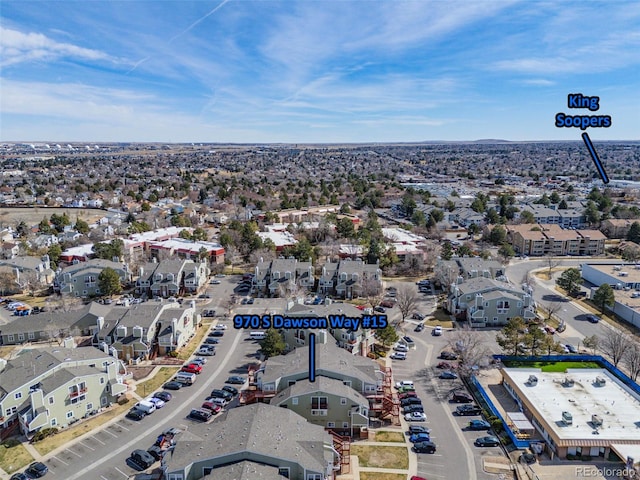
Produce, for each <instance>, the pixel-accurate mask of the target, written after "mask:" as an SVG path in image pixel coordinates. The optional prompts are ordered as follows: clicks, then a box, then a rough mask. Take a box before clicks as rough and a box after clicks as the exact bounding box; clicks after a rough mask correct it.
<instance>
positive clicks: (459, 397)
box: [451, 392, 473, 403]
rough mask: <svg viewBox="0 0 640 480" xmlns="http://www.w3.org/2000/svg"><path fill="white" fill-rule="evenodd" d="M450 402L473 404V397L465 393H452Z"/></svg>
mask: <svg viewBox="0 0 640 480" xmlns="http://www.w3.org/2000/svg"><path fill="white" fill-rule="evenodd" d="M451 401H452V402H456V403H471V402H473V397H472V396H471V395H469V394H468V393H467V392H453V395H451Z"/></svg>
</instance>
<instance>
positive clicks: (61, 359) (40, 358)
mask: <svg viewBox="0 0 640 480" xmlns="http://www.w3.org/2000/svg"><path fill="white" fill-rule="evenodd" d="M89 359H95V360H96V365H98V364H99V365H100V369H102V361H104V360H106V359H110V360H112V361H115V359H114V358H113V357H111V356H109V355H107V354H105V353H104V352H102V351H100V350H98V349H97V348H93V347H82V348H55V347H53V348H38V349H32V350H26V351H23V352H21V353H20V355H18V357H17V358H15V359H12V360H9V361H8V362H7V365H6V366H5V368H4V370H3V371H2V372H0V391H4V393H9V392H11V391H13V390H15V389H16V388H19V387H21V386H22V385H24V384H26V383H30V381H31V380H33V379H35V378H37V377H39V376H41V375H43V374H44V373H46V372H48V371H50V370H51V369H52V368H54V367H56V366H58V365H60V364H62V363H69V362H73V361H75V360H89ZM74 368H75V367H74ZM96 368H97V367H96ZM96 371H97V370H96ZM56 374H57V372H56Z"/></svg>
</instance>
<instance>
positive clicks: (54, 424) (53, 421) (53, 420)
mask: <svg viewBox="0 0 640 480" xmlns="http://www.w3.org/2000/svg"><path fill="white" fill-rule="evenodd" d="M57 424H58V420H56V419H55V418H52V419H51V426H52V427H55V426H56V425H57Z"/></svg>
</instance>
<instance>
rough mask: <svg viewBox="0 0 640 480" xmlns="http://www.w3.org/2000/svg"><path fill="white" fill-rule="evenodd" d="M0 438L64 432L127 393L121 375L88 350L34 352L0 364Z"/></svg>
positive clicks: (113, 363)
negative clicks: (51, 429)
mask: <svg viewBox="0 0 640 480" xmlns="http://www.w3.org/2000/svg"><path fill="white" fill-rule="evenodd" d="M0 367H1V371H0V437H1V438H5V437H6V436H8V435H11V434H13V433H15V432H16V430H17V429H18V428H19V430H20V432H21V433H22V434H24V435H26V436H27V438H30V437H31V436H33V434H34V433H35V432H37V431H38V430H39V429H41V428H46V427H66V426H67V425H70V424H71V423H73V422H75V421H77V420H80V419H81V418H83V417H85V416H86V415H87V414H88V413H89V412H94V411H96V410H98V409H100V408H102V407H106V406H108V405H110V404H111V403H113V402H115V401H116V400H117V398H118V397H119V396H120V395H122V394H123V393H125V392H126V391H127V385H126V384H125V383H124V375H125V374H126V369H125V367H124V365H123V364H122V362H120V361H119V360H118V359H116V358H114V357H112V356H109V355H107V354H105V353H104V352H102V351H100V350H98V349H96V348H93V347H84V348H62V347H53V348H39V349H33V350H28V351H24V352H21V354H20V355H18V357H17V358H15V359H12V360H9V361H6V362H5V361H4V360H3V361H1V362H0Z"/></svg>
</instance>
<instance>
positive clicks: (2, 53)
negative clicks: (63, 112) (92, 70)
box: [0, 27, 114, 66]
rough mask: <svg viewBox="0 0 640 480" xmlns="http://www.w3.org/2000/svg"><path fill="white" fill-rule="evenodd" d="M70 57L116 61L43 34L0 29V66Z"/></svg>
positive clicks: (96, 51) (95, 51) (106, 55)
mask: <svg viewBox="0 0 640 480" xmlns="http://www.w3.org/2000/svg"><path fill="white" fill-rule="evenodd" d="M61 57H70V58H77V59H83V60H94V61H95V60H110V61H113V60H114V59H113V58H112V57H111V56H109V55H108V54H106V53H104V52H101V51H99V50H92V49H89V48H83V47H78V46H77V45H72V44H70V43H60V42H56V41H55V40H53V39H51V38H49V37H47V36H46V35H43V34H41V33H23V32H20V31H18V30H13V29H10V28H5V27H0V58H1V59H2V60H0V65H2V66H9V65H14V64H17V63H23V62H29V61H34V60H54V59H57V58H61Z"/></svg>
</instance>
